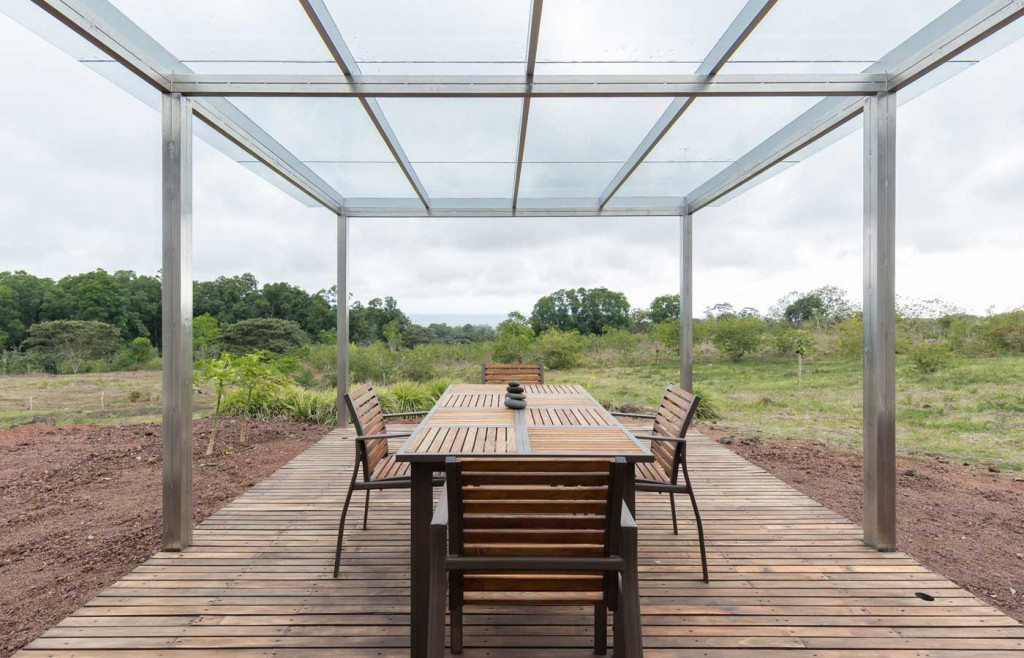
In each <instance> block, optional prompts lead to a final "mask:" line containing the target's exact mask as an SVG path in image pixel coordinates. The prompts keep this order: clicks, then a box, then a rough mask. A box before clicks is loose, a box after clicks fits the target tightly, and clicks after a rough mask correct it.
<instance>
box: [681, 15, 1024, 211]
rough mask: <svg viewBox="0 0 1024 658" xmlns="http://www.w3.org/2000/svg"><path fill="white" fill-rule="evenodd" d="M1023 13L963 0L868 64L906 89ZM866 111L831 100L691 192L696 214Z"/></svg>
mask: <svg viewBox="0 0 1024 658" xmlns="http://www.w3.org/2000/svg"><path fill="white" fill-rule="evenodd" d="M1022 15H1024V0H961V2H960V3H959V4H957V5H955V6H954V7H953V8H952V9H950V10H949V11H947V12H946V13H945V14H943V15H942V16H940V17H939V18H937V19H935V20H934V21H932V22H931V23H929V24H928V25H927V26H925V27H924V28H923V29H921V30H920V31H919V32H918V33H917V34H915V35H914V36H912V37H910V38H909V39H907V40H906V41H904V42H903V43H901V44H900V45H898V46H896V47H895V48H894V49H892V50H891V51H889V53H888V54H886V55H885V56H884V57H882V58H881V59H880V60H878V61H877V62H876V63H874V64H872V65H871V66H869V67H868V68H867V69H866V70H865V71H864V73H865V74H867V75H876V74H880V73H881V74H885V75H886V76H887V77H888V80H889V82H888V87H889V89H888V90H889V91H895V90H898V89H901V88H903V87H905V86H906V85H908V84H910V83H911V82H913V81H915V80H917V79H919V78H920V77H921V76H923V75H925V74H927V73H928V72H930V71H933V70H934V69H936V68H937V67H939V66H941V65H942V64H944V63H946V62H948V61H950V60H952V59H953V58H954V57H956V56H957V55H959V54H960V53H963V52H964V51H965V50H967V49H968V48H970V47H971V46H974V45H976V44H977V43H979V42H980V41H982V40H983V39H985V38H986V37H988V36H990V35H991V34H993V33H995V32H996V31H998V30H1000V29H1002V28H1004V27H1006V26H1007V25H1009V24H1010V23H1012V22H1013V21H1015V20H1017V19H1018V18H1020V17H1021V16H1022ZM863 109H864V101H863V100H862V99H859V98H856V99H850V98H826V99H825V100H823V101H821V102H820V103H818V104H816V105H815V106H814V107H812V108H810V109H809V110H807V112H805V113H804V114H802V115H800V117H798V118H797V119H796V120H795V121H793V122H791V123H790V124H788V125H787V126H785V127H784V128H782V129H781V130H779V131H778V132H777V133H775V134H774V135H772V136H771V137H769V138H768V139H766V140H765V141H764V142H762V143H761V144H759V145H758V146H756V147H754V148H753V149H752V150H751V151H749V152H748V153H747V154H746V155H744V156H742V157H741V158H739V159H738V160H737V161H736V162H734V163H733V164H731V165H729V166H728V167H726V168H725V169H723V170H722V171H721V172H719V173H718V174H716V175H715V176H713V177H712V178H711V179H710V180H708V181H706V182H704V183H703V184H701V185H699V186H698V187H697V188H696V189H694V190H691V191H690V193H689V194H687V195H686V196H687V198H688V199H689V202H690V211H691V212H696V211H698V210H700V209H701V208H704V207H705V206H708V205H709V204H711V203H714V202H715V201H716V200H717V199H720V198H721V197H723V196H725V195H726V194H728V193H729V192H732V191H733V190H735V189H737V188H738V187H740V186H741V185H743V184H745V183H747V182H749V181H751V180H753V179H754V178H756V177H757V176H759V175H760V174H762V173H764V172H765V171H767V170H768V169H770V168H771V167H772V166H774V165H775V164H778V163H779V162H781V161H783V160H785V159H786V158H788V157H789V156H791V155H793V154H794V153H796V152H797V151H800V150H801V149H803V148H805V147H807V146H808V145H810V144H812V143H814V142H815V141H817V140H819V139H821V138H822V137H824V136H825V135H827V134H829V133H830V132H832V131H833V130H835V129H836V128H838V127H839V126H841V125H843V124H844V123H846V122H847V121H849V120H850V119H852V118H854V117H856V116H857V115H859V114H860V113H861V112H862V111H863Z"/></svg>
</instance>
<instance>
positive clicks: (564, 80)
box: [171, 73, 889, 98]
mask: <svg viewBox="0 0 1024 658" xmlns="http://www.w3.org/2000/svg"><path fill="white" fill-rule="evenodd" d="M888 80H889V78H888V76H887V75H885V74H884V73H880V74H862V73H852V74H851V73H837V74H820V75H819V74H805V73H797V74H762V75H746V74H744V75H716V76H714V77H712V78H709V77H708V76H706V75H669V76H665V75H544V76H540V75H535V76H533V78H532V79H528V78H527V77H526V76H525V75H437V76H423V75H353V76H349V77H346V76H337V75H333V76H332V75H209V74H204V75H197V74H194V73H182V74H175V75H174V76H172V78H171V88H172V90H173V91H175V92H178V93H180V94H182V95H184V96H303V97H313V96H333V97H351V98H565V97H583V98H586V97H609V96H628V97H648V98H654V97H676V96H698V97H699V96H870V95H873V94H877V93H881V92H884V91H887V90H888V88H889V85H888Z"/></svg>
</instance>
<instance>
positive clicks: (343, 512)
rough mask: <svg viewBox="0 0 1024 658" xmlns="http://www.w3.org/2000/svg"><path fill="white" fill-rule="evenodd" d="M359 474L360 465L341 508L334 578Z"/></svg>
mask: <svg viewBox="0 0 1024 658" xmlns="http://www.w3.org/2000/svg"><path fill="white" fill-rule="evenodd" d="M358 474H359V464H358V463H357V464H356V466H355V468H353V469H352V481H351V482H349V483H348V493H347V494H345V505H344V507H342V508H341V519H340V520H339V521H338V542H337V544H335V546H334V577H335V578H337V577H338V569H339V567H340V565H341V542H342V540H343V539H344V538H345V516H346V515H347V514H348V504H349V503H350V502H352V488H353V487H354V486H355V484H356V475H358Z"/></svg>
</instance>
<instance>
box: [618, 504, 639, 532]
mask: <svg viewBox="0 0 1024 658" xmlns="http://www.w3.org/2000/svg"><path fill="white" fill-rule="evenodd" d="M620 525H621V526H622V527H623V528H626V529H631V530H634V531H635V530H636V520H634V519H633V515H632V514H630V513H629V507H627V506H626V505H623V506H622V521H621V522H620Z"/></svg>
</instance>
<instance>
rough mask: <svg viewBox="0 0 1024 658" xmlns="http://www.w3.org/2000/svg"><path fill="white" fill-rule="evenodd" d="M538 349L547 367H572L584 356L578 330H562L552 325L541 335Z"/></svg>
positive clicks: (553, 368)
mask: <svg viewBox="0 0 1024 658" xmlns="http://www.w3.org/2000/svg"><path fill="white" fill-rule="evenodd" d="M537 351H538V352H539V354H540V360H541V362H543V363H544V366H545V367H546V368H551V369H552V370H561V369H563V368H571V367H573V366H574V365H576V364H577V363H579V361H580V357H581V356H583V344H582V342H581V340H580V334H579V332H578V331H575V330H573V331H562V330H561V329H557V328H554V327H552V328H551V329H548V330H547V331H545V332H544V333H542V334H541V335H540V338H539V339H538V340H537Z"/></svg>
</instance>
